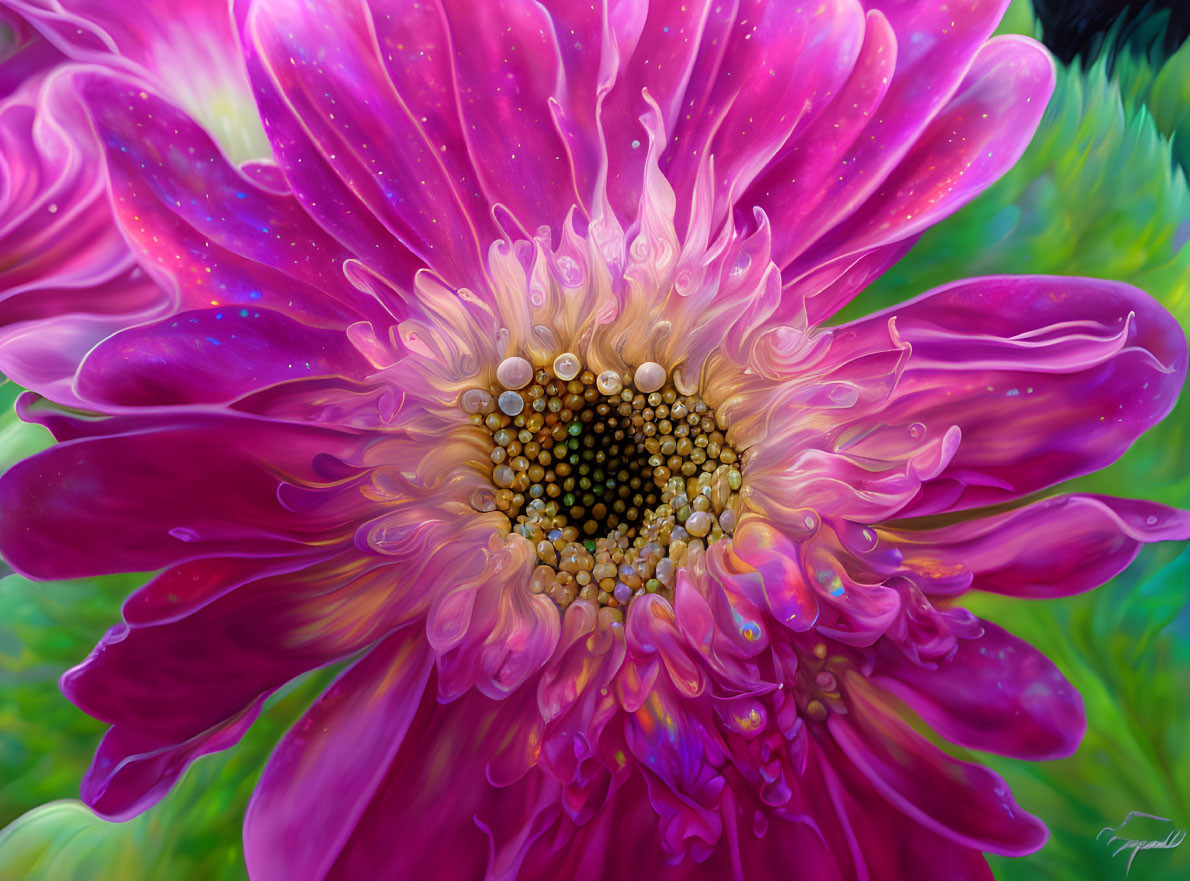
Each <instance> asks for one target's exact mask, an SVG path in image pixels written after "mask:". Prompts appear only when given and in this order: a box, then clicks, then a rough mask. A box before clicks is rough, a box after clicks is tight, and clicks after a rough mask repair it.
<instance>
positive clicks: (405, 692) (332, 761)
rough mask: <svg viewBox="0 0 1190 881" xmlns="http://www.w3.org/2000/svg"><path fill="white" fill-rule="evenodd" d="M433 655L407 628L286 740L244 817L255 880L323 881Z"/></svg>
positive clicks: (390, 753) (376, 780) (393, 749)
mask: <svg viewBox="0 0 1190 881" xmlns="http://www.w3.org/2000/svg"><path fill="white" fill-rule="evenodd" d="M432 663H433V656H432V653H431V652H430V650H429V647H428V645H427V644H426V642H425V641H424V640H423V639H420V638H419V637H418V636H417V635H416V634H413V633H410V631H409V630H408V629H407V630H402V631H400V632H398V633H396V634H394V635H393V636H390V637H389V638H388V639H386V640H385V641H384V642H381V643H380V644H378V645H377V646H376V647H375V648H373V649H372V651H371V652H369V653H368V655H367V656H366V657H364V658H363V659H362V660H360V661H358V662H356V664H355V665H353V666H352V667H351V668H350V669H348V670H347V672H346V673H344V674H343V675H342V676H340V677H339V678H338V679H337V680H336V681H335V683H334V684H333V685H332V686H331V687H330V688H329V689H328V690H327V691H326V693H325V694H323V695H322V697H320V698H319V699H318V702H317V703H315V704H314V706H313V707H311V708H310V709H309V710H308V711H307V712H306V714H305V716H303V717H302V719H301V720H299V721H298V722H297V724H296V725H294V727H293V728H292V729H290V731H289V732H288V733H287V734H286V735H285V737H284V738H283V739H282V740H281V743H280V744H279V745H278V746H277V749H276V750H275V751H274V752H273V755H272V757H271V758H270V759H269V763H268V766H267V767H266V768H265V771H264V774H263V775H262V776H261V779H260V783H259V784H257V787H256V790H255V791H254V792H253V794H252V800H251V801H250V802H249V804H248V813H247V815H246V816H245V818H244V859H245V861H246V862H247V865H248V871H249V873H250V874H251V876H252V878H253V881H270V879H276V881H297V879H307V878H308V879H322V878H325V877H326V874H327V872H328V871H329V870H330V868H331V866H332V865H333V864H334V862H335V860H336V859H338V857H339V854H340V851H341V849H342V847H343V844H344V843H345V842H346V841H347V840H348V839H349V838H350V836H351V834H352V831H353V828H354V826H355V823H356V820H357V819H358V817H359V816H360V814H361V813H362V812H363V811H364V810H366V809H367V806H368V802H369V801H370V800H371V798H372V796H373V795H374V793H375V792H376V789H377V788H378V787H379V786H380V784H381V782H382V781H383V780H384V776H385V774H386V772H387V770H388V767H389V765H390V764H391V763H392V761H393V758H394V757H395V756H396V753H397V750H398V749H399V748H400V746H401V741H402V740H403V739H404V737H405V732H406V731H408V729H409V725H410V723H411V722H412V721H413V716H414V714H415V713H416V712H417V708H418V705H419V704H420V703H421V701H422V693H423V691H424V690H425V686H426V681H427V679H428V678H429V675H430V670H431V667H432Z"/></svg>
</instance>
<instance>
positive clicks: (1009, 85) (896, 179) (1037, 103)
mask: <svg viewBox="0 0 1190 881" xmlns="http://www.w3.org/2000/svg"><path fill="white" fill-rule="evenodd" d="M1053 88H1054V66H1053V61H1052V60H1051V58H1050V56H1049V54H1048V53H1047V52H1046V51H1045V50H1044V49H1043V48H1042V47H1041V46H1040V45H1038V44H1037V43H1034V42H1033V41H1032V40H1028V39H1026V38H1024V37H1015V36H1006V37H998V38H996V39H994V40H991V41H989V42H988V43H987V44H986V45H984V46H983V47H981V48H980V50H979V52H978V53H977V54H976V56H975V60H974V62H973V63H972V65H971V69H970V71H968V73H967V76H966V78H965V79H964V80H963V83H962V85H961V86H960V88H959V90H958V92H957V93H955V95H954V96H953V97H952V98H951V99H950V101H949V102H948V103H947V104H946V106H944V107H943V108H942V109H941V110H940V111H939V112H938V115H937V116H935V117H934V118H933V119H932V120H931V121H930V124H929V126H927V127H926V129H925V131H923V132H922V134H921V135H920V137H919V138H918V139H917V141H916V143H914V145H913V147H912V149H911V150H910V151H909V152H908V153H907V154H906V155H905V157H904V158H903V159H902V160H901V161H900V163H899V164H898V165H897V167H896V168H895V169H893V170H892V171H891V173H890V174H889V175H888V177H887V178H886V179H885V180H884V182H883V183H882V185H881V187H880V189H878V190H877V191H876V192H875V193H874V194H873V195H872V196H871V197H869V198H868V199H867V200H866V201H865V202H864V203H863V204H862V205H860V206H858V207H857V208H856V209H855V212H854V213H853V214H852V215H851V217H849V218H848V219H847V220H845V221H843V222H842V223H840V224H839V225H838V226H836V227H835V228H834V229H832V230H831V231H830V232H829V233H827V234H826V235H825V236H823V237H822V238H821V239H819V240H818V241H817V242H815V243H814V244H813V245H812V246H811V247H810V248H809V249H808V250H806V252H805V253H803V254H802V255H801V256H799V257H798V258H797V259H796V260H794V261H793V263H792V264H791V265H790V267H789V269H788V270H787V273H786V277H791V278H794V279H797V277H798V276H799V275H801V274H803V273H810V274H811V276H812V278H813V283H812V284H810V285H807V284H803V283H801V282H799V281H796V280H795V281H794V284H793V285H792V287H791V288H790V290H791V291H792V292H793V293H794V294H795V295H799V294H802V293H804V294H805V295H806V296H807V297H809V302H808V304H807V308H808V311H809V314H810V320H811V321H812V322H815V323H817V322H818V321H822V320H823V319H825V318H828V317H829V316H830V315H832V314H833V313H834V312H835V311H837V310H838V309H839V308H840V307H841V306H842V305H843V304H844V303H845V302H846V301H845V300H840V299H839V298H838V297H832V298H830V299H829V302H820V300H821V299H822V298H820V297H818V296H815V295H816V294H817V293H818V291H819V290H820V289H821V286H822V279H821V277H820V273H814V272H813V270H815V268H816V267H821V266H824V265H827V264H837V265H838V267H839V270H838V272H842V271H843V270H846V269H847V268H848V267H849V266H850V264H852V263H854V262H855V260H856V259H857V258H858V257H859V256H861V255H863V254H865V253H867V252H869V251H871V250H873V249H877V248H886V247H888V246H890V245H892V244H894V243H896V242H899V241H903V240H904V239H907V238H910V237H912V236H916V235H919V234H920V233H921V232H923V231H924V230H926V229H928V228H929V227H930V226H933V225H934V224H935V223H937V222H938V221H940V220H942V219H943V218H944V217H947V216H948V215H950V214H952V213H953V212H955V211H957V210H958V209H959V208H961V207H962V206H963V205H964V204H966V203H967V202H969V201H970V200H971V199H972V198H974V197H975V196H976V195H978V194H979V193H980V192H982V191H983V190H984V189H986V188H987V187H988V186H990V185H991V184H992V183H994V182H995V181H997V180H999V178H1000V177H1001V176H1002V175H1003V174H1004V173H1005V172H1006V171H1008V169H1009V168H1011V167H1012V166H1013V165H1014V164H1015V163H1016V161H1017V159H1019V158H1020V156H1021V154H1022V153H1023V152H1024V151H1025V147H1026V146H1028V144H1029V141H1030V139H1031V138H1032V137H1033V132H1034V130H1035V129H1036V128H1037V124H1038V123H1039V122H1040V121H1041V114H1042V112H1043V111H1044V110H1045V105H1046V103H1047V102H1048V100H1049V96H1050V93H1051V92H1052V91H1053ZM877 112H878V113H882V112H883V109H881V110H879V111H877Z"/></svg>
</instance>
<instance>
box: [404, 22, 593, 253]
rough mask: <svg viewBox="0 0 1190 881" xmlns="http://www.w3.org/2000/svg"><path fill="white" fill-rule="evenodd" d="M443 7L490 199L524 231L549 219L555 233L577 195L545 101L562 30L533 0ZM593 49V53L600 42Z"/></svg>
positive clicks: (468, 129)
mask: <svg viewBox="0 0 1190 881" xmlns="http://www.w3.org/2000/svg"><path fill="white" fill-rule="evenodd" d="M410 5H413V6H416V4H410ZM442 7H443V8H444V9H445V11H446V18H447V20H448V21H449V27H450V44H451V47H452V48H453V49H454V73H455V88H456V90H457V93H458V96H459V115H460V120H461V122H462V125H463V134H464V136H465V137H466V139H467V146H468V148H469V150H470V155H471V159H472V162H473V163H474V165H475V168H476V171H477V172H478V174H479V179H480V180H481V181H482V183H483V187H484V192H485V193H486V194H487V199H488V202H489V203H490V204H493V205H495V204H501V205H504V206H506V207H507V208H508V209H509V210H510V211H511V212H512V213H513V215H514V216H516V218H517V220H519V221H520V224H521V227H522V229H523V230H524V232H526V233H527V234H530V235H532V234H533V233H535V232H536V231H537V229H538V228H539V227H542V226H546V227H550V228H551V229H552V230H553V231H554V234H555V235H558V234H559V233H560V232H561V229H562V222H563V221H564V220H565V218H566V215H567V213H568V212H569V210H570V207H571V206H572V205H573V204H574V203H575V200H576V198H577V194H576V192H575V188H574V181H573V178H572V176H571V172H570V165H569V162H568V161H567V156H566V147H565V144H564V143H563V141H562V139H561V137H560V136H559V134H558V132H557V131H556V130H555V129H554V125H553V122H552V120H551V118H550V108H549V103H548V102H549V100H550V98H552V97H555V93H556V92H557V91H559V90H558V83H559V75H560V70H559V66H560V65H559V55H560V53H559V49H558V40H559V38H564V36H563V35H557V36H556V35H555V31H554V27H553V22H552V20H551V18H550V15H549V13H548V12H547V11H546V10H545V9H544V8H543V7H542V5H541V4H540V3H537V2H533V0H490V2H487V3H480V4H476V3H474V2H471V0H443V2H442ZM589 51H590V53H591V56H592V57H594V56H595V55H596V47H595V46H591V47H590V48H589Z"/></svg>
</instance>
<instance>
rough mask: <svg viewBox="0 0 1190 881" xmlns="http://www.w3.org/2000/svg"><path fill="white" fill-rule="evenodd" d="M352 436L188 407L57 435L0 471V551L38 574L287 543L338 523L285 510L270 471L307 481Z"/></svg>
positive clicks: (321, 534)
mask: <svg viewBox="0 0 1190 881" xmlns="http://www.w3.org/2000/svg"><path fill="white" fill-rule="evenodd" d="M355 443H356V441H355V440H354V439H353V438H351V437H350V436H348V435H344V434H340V433H338V432H335V431H332V430H328V429H323V428H315V427H312V426H293V425H291V426H286V425H281V424H277V423H269V422H262V421H257V420H253V419H246V418H235V417H226V416H199V415H196V414H195V415H190V416H180V417H179V418H178V419H177V421H175V422H173V423H172V424H169V423H167V424H163V425H161V426H160V427H159V428H157V429H156V430H154V431H150V432H144V433H133V434H122V435H115V436H110V437H97V438H93V439H84V440H77V441H72V442H69V443H64V444H60V445H59V446H56V447H53V448H51V449H49V450H46V451H45V452H43V453H40V454H39V455H37V456H34V457H32V458H30V459H26V460H25V461H23V462H21V463H19V464H17V465H15V466H13V468H11V469H10V470H9V471H8V472H7V473H5V474H4V476H3V478H0V500H2V502H3V510H4V512H5V515H6V516H5V517H4V518H3V520H2V521H0V550H2V551H3V553H4V556H5V559H7V560H8V561H9V563H11V564H12V565H13V566H14V567H15V568H17V569H19V570H20V571H22V572H25V573H27V574H29V575H31V576H33V577H39V578H77V577H80V576H83V575H95V574H100V573H105V572H144V571H148V570H152V569H158V568H161V567H163V566H168V565H170V564H173V563H176V562H180V561H182V560H187V559H194V558H197V557H202V556H215V555H219V554H229V555H235V554H236V553H237V551H242V552H244V554H245V555H252V556H265V555H268V554H271V553H288V552H291V551H294V550H298V549H300V548H301V546H302V545H303V544H304V543H305V542H306V541H308V540H311V539H325V538H326V537H327V536H328V534H331V530H344V529H347V527H345V525H344V524H342V523H340V522H336V521H335V520H334V519H330V520H327V519H324V518H322V517H319V516H311V513H310V512H305V511H303V512H294V511H291V510H288V509H287V508H285V506H284V505H283V504H282V503H281V501H280V500H279V499H278V496H277V491H278V487H279V486H280V485H281V480H280V478H279V477H278V476H277V473H278V472H279V471H280V472H283V473H285V474H286V475H287V479H288V480H290V481H298V480H304V481H306V482H307V483H308V484H312V485H317V484H319V483H320V482H322V479H321V478H320V477H319V475H318V474H317V471H316V464H315V459H316V457H317V456H319V455H321V454H325V453H327V452H330V451H336V450H338V451H340V452H344V453H346V452H347V450H349V449H351V448H352V447H353V446H354V445H355ZM345 491H346V492H354V490H353V489H351V488H347V489H346V490H345ZM347 535H348V536H349V535H350V530H349V529H348V530H347Z"/></svg>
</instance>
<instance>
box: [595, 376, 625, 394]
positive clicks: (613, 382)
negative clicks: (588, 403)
mask: <svg viewBox="0 0 1190 881" xmlns="http://www.w3.org/2000/svg"><path fill="white" fill-rule="evenodd" d="M595 385H596V387H597V388H598V389H599V392H600V394H604V395H616V394H619V393H620V389H622V388H624V383H623V382H621V381H620V374H618V373H616V371H614V370H605V371H603V372H602V373H601V374H599V378H598V379H596V380H595Z"/></svg>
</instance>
